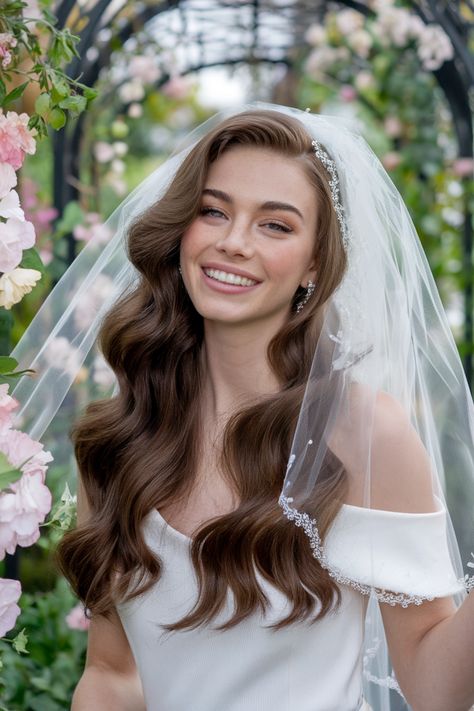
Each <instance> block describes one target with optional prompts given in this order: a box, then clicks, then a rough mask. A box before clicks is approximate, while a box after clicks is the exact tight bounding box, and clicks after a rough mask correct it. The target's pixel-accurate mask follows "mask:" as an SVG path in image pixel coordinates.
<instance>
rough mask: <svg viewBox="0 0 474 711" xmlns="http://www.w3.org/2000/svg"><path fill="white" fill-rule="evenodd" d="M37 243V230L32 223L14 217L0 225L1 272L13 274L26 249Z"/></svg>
mask: <svg viewBox="0 0 474 711" xmlns="http://www.w3.org/2000/svg"><path fill="white" fill-rule="evenodd" d="M34 243H35V228H34V227H33V225H32V223H31V222H25V221H23V220H19V219H18V218H17V217H12V218H10V219H9V220H7V221H6V222H1V223H0V271H2V272H11V271H13V269H15V267H17V266H18V265H19V264H20V262H21V258H22V252H23V250H24V249H28V248H29V247H32V246H33V245H34Z"/></svg>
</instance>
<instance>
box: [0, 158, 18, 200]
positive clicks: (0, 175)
mask: <svg viewBox="0 0 474 711" xmlns="http://www.w3.org/2000/svg"><path fill="white" fill-rule="evenodd" d="M17 182H18V179H17V177H16V173H15V169H14V168H13V167H12V166H11V165H10V163H0V198H3V197H5V195H6V194H7V193H8V192H9V191H10V190H11V189H12V188H14V187H15V185H16V184H17Z"/></svg>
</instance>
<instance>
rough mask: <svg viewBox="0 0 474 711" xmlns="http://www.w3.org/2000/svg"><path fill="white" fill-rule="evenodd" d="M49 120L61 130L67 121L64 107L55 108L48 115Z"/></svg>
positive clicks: (51, 124) (55, 128)
mask: <svg viewBox="0 0 474 711" xmlns="http://www.w3.org/2000/svg"><path fill="white" fill-rule="evenodd" d="M48 121H49V124H50V126H52V128H54V130H55V131H59V129H60V128H62V127H63V126H64V124H65V123H66V114H65V113H64V111H63V110H62V109H58V108H54V109H52V110H51V112H50V114H49V116H48Z"/></svg>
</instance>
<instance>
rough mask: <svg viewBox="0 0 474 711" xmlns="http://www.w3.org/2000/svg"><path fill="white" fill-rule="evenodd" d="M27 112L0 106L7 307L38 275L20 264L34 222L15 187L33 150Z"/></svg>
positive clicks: (0, 300)
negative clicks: (20, 171)
mask: <svg viewBox="0 0 474 711" xmlns="http://www.w3.org/2000/svg"><path fill="white" fill-rule="evenodd" d="M28 120H29V118H28V114H25V113H23V114H17V113H16V112H15V111H8V112H7V114H4V113H3V111H2V109H0V272H2V274H1V276H0V306H3V307H4V308H6V309H10V308H11V307H12V306H13V304H16V303H18V302H19V301H21V299H22V298H23V296H24V295H25V294H27V293H28V292H30V291H31V289H32V288H33V286H34V285H35V284H36V282H37V281H38V280H39V279H40V278H41V272H39V271H38V270H37V269H23V268H21V267H19V266H18V265H19V264H20V262H21V260H22V257H23V250H25V249H29V248H30V247H33V245H34V243H35V228H34V225H33V224H32V223H31V222H29V221H28V220H27V219H26V218H25V214H24V212H23V210H22V208H21V207H20V198H19V196H18V193H17V192H16V190H14V188H15V186H16V184H17V177H16V174H15V171H16V170H18V169H19V168H21V166H22V164H23V160H24V158H25V155H26V154H27V153H29V154H32V153H34V152H35V150H36V141H35V139H34V135H35V131H34V130H33V131H32V130H30V129H29V128H28Z"/></svg>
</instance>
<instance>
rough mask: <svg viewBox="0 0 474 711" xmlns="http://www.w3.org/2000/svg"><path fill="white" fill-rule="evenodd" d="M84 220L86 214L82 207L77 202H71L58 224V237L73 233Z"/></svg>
mask: <svg viewBox="0 0 474 711" xmlns="http://www.w3.org/2000/svg"><path fill="white" fill-rule="evenodd" d="M83 220H84V213H83V211H82V208H81V206H80V205H79V203H78V202H76V200H71V202H68V204H67V205H66V207H65V209H64V212H63V215H62V217H61V219H60V220H59V222H58V223H57V224H56V236H57V237H60V236H61V237H62V236H63V235H66V234H69V232H72V230H73V229H74V227H76V226H77V225H79V224H80V223H81V222H82V221H83Z"/></svg>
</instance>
